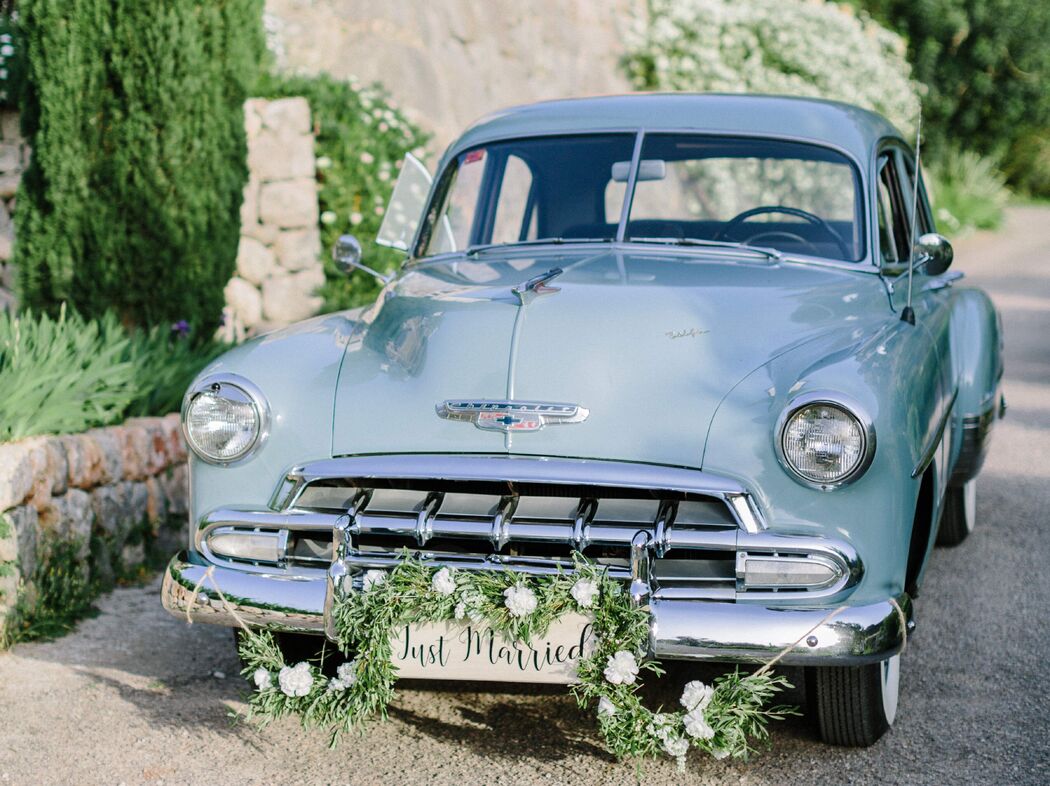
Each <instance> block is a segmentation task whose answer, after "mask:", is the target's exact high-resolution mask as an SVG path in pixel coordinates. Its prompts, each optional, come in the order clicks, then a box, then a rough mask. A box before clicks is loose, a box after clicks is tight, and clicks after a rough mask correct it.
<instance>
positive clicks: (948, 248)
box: [914, 232, 955, 276]
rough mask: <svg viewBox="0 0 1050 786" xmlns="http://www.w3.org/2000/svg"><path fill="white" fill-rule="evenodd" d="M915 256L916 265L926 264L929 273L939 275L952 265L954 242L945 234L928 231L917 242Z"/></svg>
mask: <svg viewBox="0 0 1050 786" xmlns="http://www.w3.org/2000/svg"><path fill="white" fill-rule="evenodd" d="M914 257H915V266H916V267H918V266H919V265H923V264H925V265H926V273H927V274H928V275H931V276H939V275H940V274H941V273H943V272H944V271H945V270H947V269H948V268H949V267H951V264H952V259H954V258H955V252H954V251H952V244H951V243H949V242H948V238H946V237H945V236H944V235H938V234H937V233H936V232H927V233H926V234H925V235H922V236H921V237H920V238H919V240H918V242H917V243H916V244H915V252H914Z"/></svg>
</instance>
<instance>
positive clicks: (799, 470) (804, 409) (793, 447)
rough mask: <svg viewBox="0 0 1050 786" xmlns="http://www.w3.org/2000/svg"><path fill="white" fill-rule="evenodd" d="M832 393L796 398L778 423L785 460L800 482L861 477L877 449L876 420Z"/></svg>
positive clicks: (823, 484) (825, 485) (830, 483)
mask: <svg viewBox="0 0 1050 786" xmlns="http://www.w3.org/2000/svg"><path fill="white" fill-rule="evenodd" d="M830 396H831V394H829V395H828V396H827V397H825V396H822V395H817V394H809V395H807V396H805V397H804V398H801V399H796V400H795V401H793V402H792V403H791V405H790V406H789V407H788V408H787V410H785V412H784V414H783V415H782V416H781V419H780V423H779V424H778V427H777V454H778V456H779V457H780V459H781V462H782V463H783V464H784V465H785V466H786V467H787V469H788V470H789V471H790V472H791V473H792V474H793V475H795V477H797V478H798V479H799V480H801V481H803V482H804V483H806V484H808V485H813V486H817V487H819V488H822V489H830V488H834V487H836V486H841V485H843V484H845V483H848V482H850V481H852V480H856V479H857V478H858V477H860V476H861V474H863V472H864V471H865V470H866V469H867V468H868V465H869V464H870V463H871V459H872V457H873V456H874V453H875V431H874V429H873V428H872V426H871V421H870V420H869V419H868V418H867V417H865V416H863V415H862V414H859V413H861V412H862V411H861V410H860V409H859V408H857V407H855V406H851V405H850V404H847V403H845V402H844V401H842V400H841V397H840V396H834V398H831V397H830Z"/></svg>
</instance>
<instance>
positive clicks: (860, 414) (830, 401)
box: [773, 390, 875, 491]
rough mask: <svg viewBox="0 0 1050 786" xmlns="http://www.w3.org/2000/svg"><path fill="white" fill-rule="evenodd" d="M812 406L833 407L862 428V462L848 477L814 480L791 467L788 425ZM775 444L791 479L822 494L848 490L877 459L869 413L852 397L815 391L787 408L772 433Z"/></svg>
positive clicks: (793, 400)
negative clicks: (787, 449)
mask: <svg viewBox="0 0 1050 786" xmlns="http://www.w3.org/2000/svg"><path fill="white" fill-rule="evenodd" d="M813 406H826V407H833V408H835V409H837V410H839V411H840V412H843V413H845V414H846V415H848V416H849V417H851V418H853V419H854V420H855V421H856V422H857V425H858V426H859V429H860V433H861V438H862V440H863V444H862V445H861V448H860V460H859V461H858V462H857V463H856V465H855V466H854V467H853V469H851V470H850V471H849V472H848V473H846V474H845V475H843V476H842V477H840V478H836V479H835V480H832V481H827V480H815V479H813V478H811V477H808V476H807V475H805V474H803V473H802V472H801V471H799V470H798V468H796V467H795V465H794V464H792V463H791V461H790V460H789V459H788V457H787V453H786V451H785V450H784V436H785V431H786V429H787V426H788V423H789V422H790V421H791V419H792V418H793V417H794V416H795V415H796V414H797V413H798V412H800V411H801V410H804V409H807V408H808V407H813ZM773 442H774V444H775V447H776V454H777V460H778V461H779V462H780V465H781V466H782V467H783V468H784V470H785V471H786V472H787V474H788V475H790V476H791V477H792V478H793V479H794V480H796V481H798V482H799V483H801V484H802V485H803V486H808V487H809V488H814V489H819V490H821V491H831V490H832V489H837V488H841V487H843V486H848V485H849V484H850V483H853V482H854V481H856V480H859V479H860V478H861V476H863V475H864V473H865V472H867V471H868V467H870V466H871V462H872V460H873V459H874V458H875V423H874V421H873V420H872V419H871V416H870V415H868V413H867V410H865V408H864V407H863V406H862V405H861V404H860V403H859V402H858V401H856V400H855V399H853V398H852V397H850V396H847V395H844V394H842V393H836V392H833V391H827V390H816V391H811V392H809V393H803V394H802V395H800V396H797V397H795V398H793V399H792V400H791V402H790V403H789V404H788V405H787V406H786V407H785V408H784V410H783V411H782V412H781V413H780V417H779V418H777V423H776V427H775V428H774V430H773Z"/></svg>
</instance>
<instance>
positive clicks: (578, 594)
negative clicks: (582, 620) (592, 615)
mask: <svg viewBox="0 0 1050 786" xmlns="http://www.w3.org/2000/svg"><path fill="white" fill-rule="evenodd" d="M569 594H570V595H572V599H573V600H575V601H576V602H577V603H578V604H579V605H580V608H581V609H589V608H590V607H591V606H593V605H594V596H595V595H597V594H598V582H596V581H592V580H591V579H580V580H579V581H577V582H576V583H575V584H573V585H572V589H571V590H569Z"/></svg>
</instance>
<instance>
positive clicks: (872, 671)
mask: <svg viewBox="0 0 1050 786" xmlns="http://www.w3.org/2000/svg"><path fill="white" fill-rule="evenodd" d="M900 667H901V656H900V655H894V656H893V657H892V658H888V659H887V660H884V661H882V662H881V663H872V664H869V665H866V666H822V667H818V668H815V669H813V672H814V673H813V704H814V705H815V706H814V709H815V710H816V715H817V723H818V725H819V727H820V737H821V739H822V740H824V742H826V743H828V744H829V745H844V746H847V747H851V748H866V747H867V746H869V745H873V744H875V742H877V741H878V739H879V738H880V737H881V736H882V735H883V734H885V733H886V731H887V730H888V729H889V728H890V726H892V725H893V720H894V718H896V716H897V697H898V696H899V694H900Z"/></svg>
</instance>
